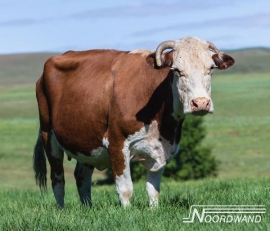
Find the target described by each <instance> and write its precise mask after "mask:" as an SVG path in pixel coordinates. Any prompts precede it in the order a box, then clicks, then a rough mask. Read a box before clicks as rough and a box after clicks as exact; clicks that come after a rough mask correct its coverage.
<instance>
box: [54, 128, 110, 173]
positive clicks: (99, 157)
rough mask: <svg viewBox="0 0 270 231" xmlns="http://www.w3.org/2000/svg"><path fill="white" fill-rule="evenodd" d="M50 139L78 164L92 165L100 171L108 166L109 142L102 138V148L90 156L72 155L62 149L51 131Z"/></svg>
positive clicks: (77, 153) (78, 153)
mask: <svg viewBox="0 0 270 231" xmlns="http://www.w3.org/2000/svg"><path fill="white" fill-rule="evenodd" d="M52 137H54V140H55V142H56V143H57V144H58V146H59V147H60V148H61V149H62V150H64V152H65V153H66V154H67V155H68V156H70V157H72V158H74V159H75V160H77V161H78V162H80V163H84V164H88V165H93V166H94V167H95V168H97V169H98V170H100V171H102V170H104V169H106V168H107V167H108V166H109V165H110V159H109V153H108V149H107V147H108V146H109V141H108V139H107V138H103V140H102V143H103V147H98V148H96V149H94V150H93V151H92V152H91V155H90V156H86V155H85V154H83V153H80V152H76V153H73V152H71V151H69V150H67V149H65V148H63V147H62V146H61V145H60V144H59V142H58V141H57V139H56V137H55V135H54V132H53V131H52Z"/></svg>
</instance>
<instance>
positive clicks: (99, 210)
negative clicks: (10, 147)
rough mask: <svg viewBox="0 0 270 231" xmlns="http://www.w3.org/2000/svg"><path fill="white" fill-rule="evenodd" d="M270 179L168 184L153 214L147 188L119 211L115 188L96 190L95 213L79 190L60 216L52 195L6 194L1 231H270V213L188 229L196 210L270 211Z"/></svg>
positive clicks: (1, 198) (0, 207)
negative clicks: (192, 208) (256, 207)
mask: <svg viewBox="0 0 270 231" xmlns="http://www.w3.org/2000/svg"><path fill="white" fill-rule="evenodd" d="M269 184H270V179H269V178H268V179H259V180H250V179H242V180H241V181H239V180H203V181H191V182H186V183H179V182H178V183H177V182H163V184H162V193H161V196H160V206H159V208H158V209H149V208H148V205H147V197H146V193H145V189H144V184H143V183H142V182H140V183H137V184H135V191H134V196H133V199H132V204H133V205H132V206H131V207H130V208H126V209H124V208H122V207H120V206H119V203H118V200H117V196H116V193H115V190H114V187H113V186H96V187H93V190H92V191H93V196H92V197H93V207H92V209H89V208H85V207H81V206H80V204H79V199H78V195H77V192H76V190H75V188H74V187H68V188H67V190H66V207H65V209H64V210H58V209H56V206H55V201H54V198H53V196H52V193H51V192H49V193H47V194H45V196H44V197H40V194H39V192H38V191H37V190H27V191H23V190H18V189H16V190H8V191H5V190H4V191H0V217H1V219H0V229H1V230H3V231H4V230H146V231H147V230H156V231H159V230H207V231H208V230H245V231H246V230H269V229H270V216H269V212H268V213H266V214H265V215H263V217H262V221H261V222H260V223H230V224H228V223H200V222H199V221H198V220H197V219H195V222H194V223H191V224H184V223H183V218H184V217H188V215H189V208H190V206H191V205H194V204H196V205H198V204H200V205H212V204H215V205H219V204H225V205H226V204H229V205H232V204H234V205H239V204H242V205H250V204H252V205H265V206H266V209H267V211H269V208H270V202H269V201H270V188H269Z"/></svg>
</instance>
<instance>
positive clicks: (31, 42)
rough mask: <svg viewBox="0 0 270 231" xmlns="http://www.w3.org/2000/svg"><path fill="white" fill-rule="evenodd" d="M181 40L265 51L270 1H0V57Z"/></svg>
mask: <svg viewBox="0 0 270 231" xmlns="http://www.w3.org/2000/svg"><path fill="white" fill-rule="evenodd" d="M186 36H196V37H199V38H201V39H204V40H208V41H211V42H213V43H214V44H215V45H216V46H217V47H218V48H219V50H222V49H226V50H228V49H240V48H246V47H270V1H269V0H257V1H256V0H222V1H218V0H178V1H176V0H166V1H165V0H134V1H128V0H111V1H109V0H92V1H91V0H76V1H74V0H46V1H37V0H1V1H0V54H14V53H28V52H31V53H32V52H65V51H67V50H89V49H95V48H98V49H101V48H106V49H118V50H134V49H150V50H155V49H156V47H157V46H158V45H159V44H160V43H161V42H163V41H166V40H176V39H180V38H183V37H186Z"/></svg>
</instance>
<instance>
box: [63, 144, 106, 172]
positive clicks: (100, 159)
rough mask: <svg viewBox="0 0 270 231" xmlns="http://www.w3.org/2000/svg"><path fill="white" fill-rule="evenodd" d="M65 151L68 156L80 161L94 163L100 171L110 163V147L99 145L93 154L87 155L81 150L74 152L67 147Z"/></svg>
mask: <svg viewBox="0 0 270 231" xmlns="http://www.w3.org/2000/svg"><path fill="white" fill-rule="evenodd" d="M64 151H65V153H66V154H67V155H68V156H70V157H72V158H74V159H76V160H77V161H78V162H80V163H84V164H88V165H93V166H94V167H95V168H97V169H98V170H100V171H102V170H104V169H106V168H107V167H108V166H109V165H110V159H109V153H108V149H107V148H105V147H99V148H97V149H95V150H93V151H92V152H91V156H86V155H85V154H83V153H80V152H76V153H72V152H70V151H68V150H65V149H64Z"/></svg>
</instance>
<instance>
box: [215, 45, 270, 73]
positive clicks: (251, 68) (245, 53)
mask: <svg viewBox="0 0 270 231" xmlns="http://www.w3.org/2000/svg"><path fill="white" fill-rule="evenodd" d="M225 52H227V53H228V54H230V55H231V56H232V57H233V58H234V59H235V64H234V65H233V66H232V67H231V68H230V69H228V70H227V71H224V72H223V71H219V74H230V73H251V72H253V73H270V48H246V49H241V50H231V51H225Z"/></svg>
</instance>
